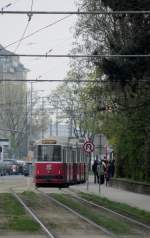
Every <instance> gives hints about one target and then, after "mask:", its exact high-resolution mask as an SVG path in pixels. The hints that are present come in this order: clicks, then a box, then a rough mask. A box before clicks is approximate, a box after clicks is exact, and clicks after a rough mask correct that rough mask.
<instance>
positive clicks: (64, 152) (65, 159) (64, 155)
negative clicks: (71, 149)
mask: <svg viewBox="0 0 150 238" xmlns="http://www.w3.org/2000/svg"><path fill="white" fill-rule="evenodd" d="M63 162H64V163H66V162H67V158H66V150H65V149H63Z"/></svg>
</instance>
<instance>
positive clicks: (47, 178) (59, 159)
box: [34, 139, 87, 187]
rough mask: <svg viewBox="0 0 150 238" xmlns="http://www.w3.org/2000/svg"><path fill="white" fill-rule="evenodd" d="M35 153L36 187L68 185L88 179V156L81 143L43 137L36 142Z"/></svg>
mask: <svg viewBox="0 0 150 238" xmlns="http://www.w3.org/2000/svg"><path fill="white" fill-rule="evenodd" d="M34 154H35V156H34V157H35V158H34V159H35V164H34V183H35V186H36V187H42V186H47V187H68V186H69V185H73V184H78V183H84V182H85V181H86V174H87V158H86V154H85V152H84V150H83V147H82V146H81V145H73V144H66V145H64V144H61V143H59V142H58V141H57V140H53V139H47V140H44V139H43V140H41V141H39V142H37V143H36V144H35V152H34Z"/></svg>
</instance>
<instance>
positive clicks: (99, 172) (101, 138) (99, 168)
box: [99, 134, 102, 193]
mask: <svg viewBox="0 0 150 238" xmlns="http://www.w3.org/2000/svg"><path fill="white" fill-rule="evenodd" d="M99 139H100V143H99V144H100V151H99V152H100V165H99V193H101V166H102V164H101V146H102V138H101V134H100V138H99Z"/></svg>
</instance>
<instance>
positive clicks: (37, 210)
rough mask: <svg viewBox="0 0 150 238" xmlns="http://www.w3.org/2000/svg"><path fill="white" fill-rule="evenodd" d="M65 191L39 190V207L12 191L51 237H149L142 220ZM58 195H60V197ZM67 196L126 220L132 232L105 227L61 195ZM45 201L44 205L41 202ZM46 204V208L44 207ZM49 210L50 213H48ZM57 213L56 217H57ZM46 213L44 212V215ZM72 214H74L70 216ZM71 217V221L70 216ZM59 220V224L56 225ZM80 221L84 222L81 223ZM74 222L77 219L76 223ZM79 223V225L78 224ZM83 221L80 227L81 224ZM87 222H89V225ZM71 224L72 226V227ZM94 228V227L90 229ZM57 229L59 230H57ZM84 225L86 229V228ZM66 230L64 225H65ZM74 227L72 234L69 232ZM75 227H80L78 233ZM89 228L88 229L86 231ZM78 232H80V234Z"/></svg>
mask: <svg viewBox="0 0 150 238" xmlns="http://www.w3.org/2000/svg"><path fill="white" fill-rule="evenodd" d="M61 191H62V192H60V193H59V194H56V193H55V194H48V193H45V191H43V190H40V189H37V190H36V193H34V194H36V196H39V198H40V202H39V205H38V206H37V207H35V206H34V202H33V203H32V201H31V200H32V198H27V197H26V196H24V195H22V194H19V195H18V194H16V193H15V191H14V190H11V192H12V193H13V195H14V196H15V197H16V199H17V200H18V201H19V202H20V203H21V204H22V206H23V207H24V208H25V209H26V210H27V211H28V213H30V215H31V216H32V217H33V219H34V220H36V222H38V223H39V225H40V226H41V228H42V230H43V231H44V233H45V235H46V237H50V238H66V237H67V238H70V237H72V238H76V237H81V238H82V237H83V238H84V237H87V238H88V237H92V238H101V237H103V238H104V237H105V238H109V237H115V238H117V237H118V238H124V237H132V238H141V237H145V238H149V237H150V236H149V233H150V226H149V225H146V224H144V223H142V222H139V221H137V220H136V219H133V218H131V217H129V216H125V215H122V214H120V213H118V212H115V211H113V210H111V209H109V208H106V207H103V206H100V205H98V204H96V203H94V202H91V201H88V200H87V199H84V198H82V197H81V196H80V195H79V194H78V193H77V192H74V191H73V190H72V189H62V190H61ZM56 195H58V196H56ZM61 195H62V196H65V198H67V199H69V200H70V201H73V202H77V203H78V204H79V207H80V206H85V207H86V208H87V209H88V211H89V213H90V212H92V211H94V213H97V212H99V214H100V215H102V216H103V215H104V214H106V216H107V217H109V218H112V219H113V220H114V221H115V219H116V218H117V219H118V220H119V221H123V222H125V223H127V224H128V225H129V227H130V228H131V227H132V231H131V232H129V233H128V234H121V233H120V234H117V233H114V232H112V230H111V229H109V228H107V227H105V226H103V224H98V223H97V222H95V221H94V220H92V219H90V218H89V217H88V216H85V215H83V214H82V213H81V212H80V211H79V210H78V209H74V208H72V207H71V206H69V205H68V204H66V203H64V202H62V201H61V200H59V199H58V198H57V197H59V196H61ZM41 204H42V205H41ZM43 205H44V207H42V206H43ZM45 213H47V214H46V216H45ZM55 213H56V216H55ZM41 214H42V215H41ZM70 214H72V215H70ZM69 216H73V218H72V217H71V218H70V219H69V220H67V219H68V217H69ZM48 219H50V222H49V223H50V224H48V222H47V220H48ZM57 220H58V223H60V224H56V223H57V222H56V221H57ZM66 220H67V222H66ZM79 220H80V222H79ZM72 221H73V222H72ZM63 222H66V223H65V225H63V226H64V227H65V229H66V233H65V232H64V231H63V232H62V227H61V224H62V223H63ZM75 224H76V225H75ZM79 224H80V228H79V227H78V226H79ZM85 224H86V225H85ZM70 227H71V229H70ZM89 227H90V229H89ZM55 228H56V229H55ZM82 228H83V230H84V232H83V231H82ZM63 229H64V228H63ZM88 229H89V232H90V231H91V230H92V233H89V234H88V235H86V236H85V233H86V232H87V233H88V231H87V230H88ZM69 230H70V234H68V233H69ZM75 230H78V232H76V231H75ZM85 231H86V232H85ZM76 233H77V234H78V235H76Z"/></svg>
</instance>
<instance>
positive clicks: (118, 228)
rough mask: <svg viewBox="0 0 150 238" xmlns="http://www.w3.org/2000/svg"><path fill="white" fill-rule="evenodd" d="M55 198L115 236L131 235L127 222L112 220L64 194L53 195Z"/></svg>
mask: <svg viewBox="0 0 150 238" xmlns="http://www.w3.org/2000/svg"><path fill="white" fill-rule="evenodd" d="M53 196H54V197H55V198H56V199H57V200H58V201H60V202H62V203H63V204H65V205H67V206H69V207H70V208H72V209H74V210H76V211H78V212H79V213H80V214H81V215H83V216H85V217H87V218H89V219H90V220H92V221H94V222H95V223H97V224H99V225H101V226H103V227H105V228H107V229H109V230H110V231H112V232H113V233H115V234H128V233H130V227H129V225H128V224H126V223H125V222H123V221H121V220H118V219H115V218H111V217H109V216H108V215H105V214H102V213H100V212H99V211H95V210H92V209H91V210H90V209H89V208H88V207H86V205H83V204H81V203H80V202H76V201H74V200H73V199H71V198H69V197H66V196H65V195H62V194H53Z"/></svg>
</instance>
